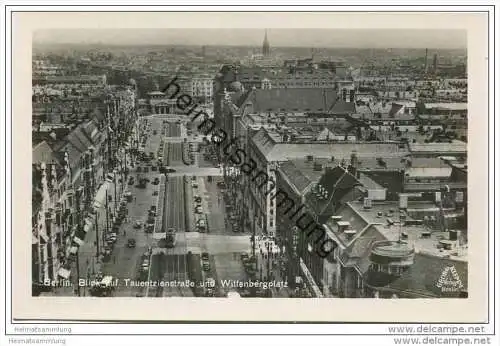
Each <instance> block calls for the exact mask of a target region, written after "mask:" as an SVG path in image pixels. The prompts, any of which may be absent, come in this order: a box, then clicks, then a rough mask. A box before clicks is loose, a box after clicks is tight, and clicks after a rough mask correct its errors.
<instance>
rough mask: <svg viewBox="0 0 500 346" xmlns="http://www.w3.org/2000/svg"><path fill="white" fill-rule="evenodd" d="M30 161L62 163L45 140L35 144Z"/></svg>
mask: <svg viewBox="0 0 500 346" xmlns="http://www.w3.org/2000/svg"><path fill="white" fill-rule="evenodd" d="M32 162H33V163H42V162H44V163H57V164H59V165H62V163H61V162H60V161H59V158H58V157H57V155H55V152H54V150H53V149H52V147H51V146H50V145H49V144H48V143H47V142H46V141H43V142H41V143H39V144H38V145H36V146H35V147H34V148H33V151H32Z"/></svg>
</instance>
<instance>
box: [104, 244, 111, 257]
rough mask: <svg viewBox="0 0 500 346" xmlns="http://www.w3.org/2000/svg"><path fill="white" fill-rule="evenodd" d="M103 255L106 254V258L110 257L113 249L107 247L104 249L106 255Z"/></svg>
mask: <svg viewBox="0 0 500 346" xmlns="http://www.w3.org/2000/svg"><path fill="white" fill-rule="evenodd" d="M103 254H104V256H110V255H111V248H110V247H108V246H106V247H105V248H104V253H103Z"/></svg>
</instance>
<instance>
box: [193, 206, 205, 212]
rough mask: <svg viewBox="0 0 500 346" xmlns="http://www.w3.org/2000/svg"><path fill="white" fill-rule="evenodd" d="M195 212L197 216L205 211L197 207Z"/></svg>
mask: <svg viewBox="0 0 500 346" xmlns="http://www.w3.org/2000/svg"><path fill="white" fill-rule="evenodd" d="M194 212H195V213H196V214H203V209H202V208H201V206H197V207H196V208H195V209H194Z"/></svg>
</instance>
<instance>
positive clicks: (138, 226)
mask: <svg viewBox="0 0 500 346" xmlns="http://www.w3.org/2000/svg"><path fill="white" fill-rule="evenodd" d="M142 224H143V222H142V220H137V221H136V222H135V223H134V228H135V229H140V228H141V227H142Z"/></svg>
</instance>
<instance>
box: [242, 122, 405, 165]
mask: <svg viewBox="0 0 500 346" xmlns="http://www.w3.org/2000/svg"><path fill="white" fill-rule="evenodd" d="M269 131H271V130H269ZM278 137H281V136H274V138H273V136H271V135H270V134H269V133H268V130H266V129H260V130H259V131H257V132H256V133H255V135H254V136H253V137H252V141H253V143H254V144H255V146H256V147H257V148H258V150H259V151H260V152H261V153H262V154H263V155H264V156H265V157H266V159H267V161H268V162H279V161H288V160H292V159H298V158H305V157H307V156H310V155H312V156H313V157H314V158H323V159H325V158H326V159H331V158H332V157H334V158H335V160H337V161H340V160H342V159H344V160H350V158H351V155H352V154H353V152H355V153H356V155H357V157H358V158H359V159H360V160H361V161H363V160H365V159H368V158H373V156H374V153H376V154H375V155H377V156H378V157H381V158H396V159H398V160H401V158H402V157H404V156H406V155H408V154H409V153H408V151H407V149H406V148H400V146H399V143H398V142H343V141H341V142H335V143H333V142H318V141H311V142H305V143H294V142H282V141H278V140H279V138H278Z"/></svg>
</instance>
